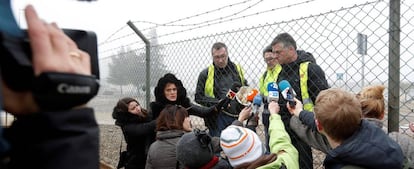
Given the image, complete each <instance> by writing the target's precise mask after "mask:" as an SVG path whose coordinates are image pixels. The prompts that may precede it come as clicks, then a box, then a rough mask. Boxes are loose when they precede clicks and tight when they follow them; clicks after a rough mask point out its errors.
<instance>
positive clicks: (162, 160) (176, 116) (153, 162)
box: [145, 105, 192, 169]
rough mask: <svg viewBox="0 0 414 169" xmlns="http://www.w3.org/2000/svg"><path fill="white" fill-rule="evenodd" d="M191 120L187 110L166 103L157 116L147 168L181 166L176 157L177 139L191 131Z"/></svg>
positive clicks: (163, 168) (161, 168) (160, 168)
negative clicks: (155, 133)
mask: <svg viewBox="0 0 414 169" xmlns="http://www.w3.org/2000/svg"><path fill="white" fill-rule="evenodd" d="M191 130H192V128H191V120H190V117H189V115H188V112H187V110H186V109H185V108H184V107H181V106H179V105H167V106H166V107H165V108H164V109H163V110H162V111H161V113H160V115H159V117H158V118H157V127H156V131H157V136H156V141H155V142H154V143H152V144H151V147H150V148H149V151H148V157H147V164H146V166H145V167H146V168H147V169H157V168H159V169H165V168H177V167H179V168H183V167H180V164H179V163H178V161H177V158H176V145H177V143H178V140H179V139H180V138H181V136H182V135H184V134H185V133H187V132H191Z"/></svg>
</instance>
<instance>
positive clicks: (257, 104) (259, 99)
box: [252, 94, 262, 114]
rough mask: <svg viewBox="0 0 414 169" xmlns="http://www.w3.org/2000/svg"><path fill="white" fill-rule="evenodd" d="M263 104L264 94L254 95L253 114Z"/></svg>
mask: <svg viewBox="0 0 414 169" xmlns="http://www.w3.org/2000/svg"><path fill="white" fill-rule="evenodd" d="M261 105H262V96H260V94H257V95H256V96H254V99H253V109H252V114H257V113H258V110H259V108H260V106H261Z"/></svg>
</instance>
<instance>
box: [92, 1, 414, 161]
mask: <svg viewBox="0 0 414 169" xmlns="http://www.w3.org/2000/svg"><path fill="white" fill-rule="evenodd" d="M400 5H401V11H400V13H401V20H400V21H395V22H398V23H400V25H401V26H400V31H401V32H400V41H399V46H398V47H399V49H400V52H399V55H400V56H399V62H400V63H401V64H400V65H399V68H398V70H399V72H398V76H399V80H397V81H390V78H389V77H390V70H391V68H393V67H390V65H391V66H392V65H395V64H391V61H390V60H392V59H394V58H391V59H390V56H393V55H392V52H391V51H390V48H389V46H390V43H391V40H390V39H391V38H395V37H390V32H392V31H398V30H390V25H391V24H393V23H390V21H389V18H390V11H392V10H394V9H392V10H390V4H389V3H388V2H387V1H373V2H367V3H364V4H360V5H355V6H352V7H347V8H341V9H339V10H333V11H330V12H326V13H322V14H319V15H315V16H308V17H302V18H298V19H292V20H289V21H280V22H275V23H271V24H264V25H260V26H256V27H251V28H245V29H239V30H233V31H228V32H225V33H217V34H211V35H208V36H203V37H197V34H194V38H192V39H185V40H177V41H173V42H168V43H164V44H158V42H157V39H156V38H150V41H151V45H152V46H151V57H150V58H151V71H150V73H151V85H152V86H151V87H150V90H151V92H150V93H151V95H152V96H151V100H154V96H153V91H152V90H153V88H154V85H155V84H156V82H157V80H158V78H159V77H161V76H162V75H163V74H165V73H166V72H171V73H174V74H175V75H176V76H177V77H178V78H179V79H181V80H182V82H183V84H184V86H185V88H186V89H187V94H188V96H189V97H190V98H191V99H192V100H194V94H195V88H196V85H197V78H198V75H199V73H200V72H201V71H202V70H203V69H205V68H206V67H207V66H208V65H210V64H211V63H212V57H211V46H212V44H213V43H215V42H218V41H220V42H224V43H226V44H227V46H228V52H229V58H230V59H231V61H233V62H235V63H239V64H240V65H242V66H243V68H244V69H245V71H246V72H245V78H246V79H247V81H248V82H249V85H250V86H252V87H258V83H259V78H260V76H261V75H262V73H263V72H264V70H265V67H266V65H265V63H264V61H263V56H262V50H263V49H264V47H265V46H266V45H269V44H270V42H271V41H272V39H273V38H274V37H275V36H276V35H277V34H279V33H281V32H288V33H289V34H291V35H292V36H293V37H294V38H295V40H296V42H297V44H298V48H299V49H302V50H305V51H308V52H311V53H312V54H313V56H314V57H315V58H316V62H317V64H319V65H320V67H321V68H322V69H323V70H324V71H325V73H326V78H327V80H328V83H329V85H330V86H331V87H339V88H343V89H346V90H348V91H352V92H355V93H356V92H358V91H360V89H361V87H363V86H367V85H371V84H383V85H385V86H389V85H390V84H399V86H400V87H399V89H398V90H397V91H398V92H399V96H397V98H395V97H394V98H393V100H398V101H399V103H398V105H399V106H398V108H397V109H396V110H399V128H400V132H403V133H406V130H407V128H408V123H409V122H410V121H414V113H413V112H414V108H413V105H414V102H413V100H414V86H413V81H414V71H413V70H414V67H413V66H412V65H414V57H412V55H413V51H414V49H413V48H414V37H413V35H412V32H413V31H414V26H413V25H412V24H411V23H410V21H411V20H412V19H413V17H414V9H413V7H414V1H413V0H404V1H401V3H400ZM131 32H132V31H131ZM155 35H156V33H154V32H152V33H151V37H156V36H155ZM358 35H362V36H360V37H364V36H365V35H366V37H367V41H366V42H367V43H366V44H367V51H366V54H365V52H364V51H362V52H358V48H359V46H358ZM128 38H133V39H138V40H137V41H139V38H138V36H136V35H134V34H132V35H129V37H128ZM361 42H363V40H362V41H361ZM362 44H363V43H362ZM114 49H115V50H114ZM114 49H110V48H109V47H108V50H105V51H110V50H112V52H113V53H111V52H105V53H104V54H103V55H102V54H101V59H100V63H99V64H100V69H101V73H102V74H101V77H102V87H101V90H100V93H99V95H98V96H97V97H96V98H94V99H93V100H92V101H91V102H90V105H92V106H93V107H94V108H95V110H96V112H97V117H98V120H99V122H100V123H102V124H103V123H109V124H113V121H112V119H111V112H112V107H113V106H114V105H115V103H116V102H117V100H118V99H120V98H122V97H124V96H132V97H136V98H138V100H139V101H140V102H141V104H142V105H147V103H146V100H145V90H146V86H145V61H146V60H145V47H144V46H143V45H142V44H139V43H138V44H137V43H121V44H119V45H117V46H116V48H114ZM101 50H102V49H101ZM393 51H394V50H393ZM108 53H111V54H108ZM115 69H117V70H118V71H115ZM393 76H394V75H393ZM393 91H395V90H394V89H393ZM385 96H386V101H387V102H388V100H389V98H388V96H390V95H389V90H386V91H385ZM390 97H391V96H390ZM192 122H193V123H195V124H196V125H203V121H202V120H201V119H196V118H194V120H193V121H192ZM384 124H385V125H387V123H386V122H385V123H384ZM397 125H398V123H397ZM258 134H259V135H261V136H263V131H262V128H258ZM407 134H410V133H408V132H407ZM115 147H116V146H115ZM315 154H317V156H314V159H316V161H315V163H318V165H317V166H318V167H317V168H319V167H320V166H321V165H320V163H321V160H322V159H323V155H320V156H319V154H320V153H315ZM103 156H105V155H103Z"/></svg>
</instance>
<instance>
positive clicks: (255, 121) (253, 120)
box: [246, 94, 262, 127]
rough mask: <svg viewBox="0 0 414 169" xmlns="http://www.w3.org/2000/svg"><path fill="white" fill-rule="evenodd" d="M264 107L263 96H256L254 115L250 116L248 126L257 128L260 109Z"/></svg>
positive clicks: (254, 99)
mask: <svg viewBox="0 0 414 169" xmlns="http://www.w3.org/2000/svg"><path fill="white" fill-rule="evenodd" d="M261 105H262V96H260V94H256V95H255V96H254V98H253V108H252V114H251V115H250V117H249V119H247V122H246V126H253V127H257V124H258V120H259V118H258V114H259V108H260V106H261Z"/></svg>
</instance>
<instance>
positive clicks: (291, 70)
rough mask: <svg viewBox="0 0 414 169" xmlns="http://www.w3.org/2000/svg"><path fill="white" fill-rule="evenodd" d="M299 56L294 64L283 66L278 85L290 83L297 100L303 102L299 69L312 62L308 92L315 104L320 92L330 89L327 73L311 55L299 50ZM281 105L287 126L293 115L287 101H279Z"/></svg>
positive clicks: (281, 112)
mask: <svg viewBox="0 0 414 169" xmlns="http://www.w3.org/2000/svg"><path fill="white" fill-rule="evenodd" d="M297 54H298V58H297V59H296V60H295V61H294V62H292V63H288V64H282V65H281V66H282V71H281V72H280V74H279V76H278V79H277V83H278V84H279V82H280V81H282V80H287V81H289V83H290V85H291V86H292V88H293V90H294V91H295V92H296V98H298V99H299V100H301V101H302V94H301V89H300V75H299V68H300V64H301V63H303V62H310V63H309V66H308V92H309V97H310V99H311V100H312V102H313V103H315V100H316V96H318V94H319V92H320V91H322V90H325V89H327V88H329V85H328V82H327V81H326V78H325V72H324V71H323V70H322V69H321V67H319V65H317V64H316V61H315V58H314V57H313V55H312V54H311V53H309V52H305V51H303V50H298V51H297ZM280 98H282V97H280ZM279 105H280V115H281V116H282V121H283V122H284V123H285V124H287V123H288V121H289V120H288V119H290V117H291V115H290V113H289V111H288V110H287V108H286V100H285V99H279ZM285 126H286V125H285Z"/></svg>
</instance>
